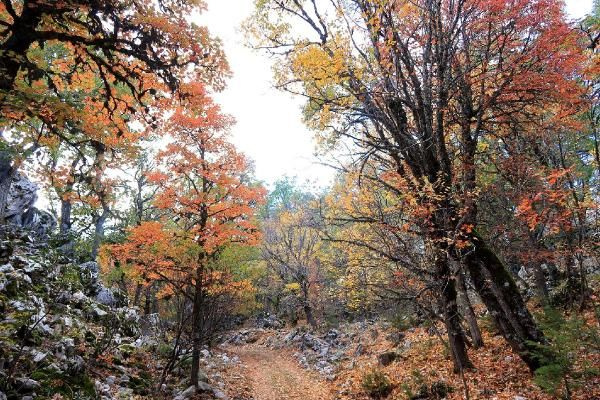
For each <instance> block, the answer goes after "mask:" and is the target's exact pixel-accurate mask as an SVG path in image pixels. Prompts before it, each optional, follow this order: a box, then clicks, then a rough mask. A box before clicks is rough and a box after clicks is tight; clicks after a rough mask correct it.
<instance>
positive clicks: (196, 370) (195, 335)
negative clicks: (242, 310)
mask: <svg viewBox="0 0 600 400" xmlns="http://www.w3.org/2000/svg"><path fill="white" fill-rule="evenodd" d="M202 277H203V268H202V267H198V268H197V269H196V283H195V285H194V303H193V306H192V371H191V374H190V385H194V386H198V377H199V374H200V347H201V346H202V332H201V331H202V305H203V301H204V299H203V296H204V294H203V288H202Z"/></svg>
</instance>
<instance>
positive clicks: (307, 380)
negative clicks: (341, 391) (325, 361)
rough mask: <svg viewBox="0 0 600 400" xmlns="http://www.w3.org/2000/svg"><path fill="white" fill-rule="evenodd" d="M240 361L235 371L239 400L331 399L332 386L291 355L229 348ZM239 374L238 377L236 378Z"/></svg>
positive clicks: (282, 352) (237, 399)
mask: <svg viewBox="0 0 600 400" xmlns="http://www.w3.org/2000/svg"><path fill="white" fill-rule="evenodd" d="M228 352H229V353H231V354H232V355H234V354H235V355H237V356H238V357H239V358H240V361H241V363H240V365H239V366H238V367H236V369H237V370H236V371H232V372H233V375H232V376H233V378H234V379H236V378H237V379H239V380H240V381H239V382H237V383H235V385H234V386H236V387H237V388H236V389H237V393H230V396H231V398H232V399H235V400H250V399H253V400H296V399H298V400H300V399H301V400H331V399H333V395H332V393H331V391H330V388H329V385H328V383H327V382H326V381H325V380H323V379H322V378H321V377H320V376H319V375H318V374H316V373H313V372H311V371H307V370H305V369H303V368H302V367H300V365H298V362H297V361H296V360H295V359H294V358H292V357H291V356H290V355H289V354H287V352H285V351H283V350H281V351H275V350H270V349H267V348H264V347H262V346H243V347H232V348H229V349H228ZM236 375H237V376H236Z"/></svg>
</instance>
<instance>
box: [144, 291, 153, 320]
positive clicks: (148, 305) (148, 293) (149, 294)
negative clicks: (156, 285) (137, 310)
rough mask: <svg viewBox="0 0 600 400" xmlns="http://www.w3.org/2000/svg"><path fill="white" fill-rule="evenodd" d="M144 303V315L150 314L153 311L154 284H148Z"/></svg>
mask: <svg viewBox="0 0 600 400" xmlns="http://www.w3.org/2000/svg"><path fill="white" fill-rule="evenodd" d="M145 300H146V301H145V303H144V315H148V314H150V313H151V312H152V285H148V286H146V293H145Z"/></svg>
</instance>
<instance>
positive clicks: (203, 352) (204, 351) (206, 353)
mask: <svg viewBox="0 0 600 400" xmlns="http://www.w3.org/2000/svg"><path fill="white" fill-rule="evenodd" d="M200 354H202V357H204V358H210V351H208V350H207V349H202V350H200Z"/></svg>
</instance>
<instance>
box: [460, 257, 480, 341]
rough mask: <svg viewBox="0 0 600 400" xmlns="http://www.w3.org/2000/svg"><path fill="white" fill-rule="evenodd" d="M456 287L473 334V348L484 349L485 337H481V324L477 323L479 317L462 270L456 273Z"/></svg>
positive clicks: (463, 312) (464, 316) (464, 315)
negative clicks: (474, 308)
mask: <svg viewBox="0 0 600 400" xmlns="http://www.w3.org/2000/svg"><path fill="white" fill-rule="evenodd" d="M456 287H457V291H458V300H459V304H460V306H461V309H462V315H463V318H464V319H465V321H467V325H468V326H469V333H470V334H471V342H472V344H473V347H474V348H476V349H478V348H480V347H483V336H482V335H481V330H480V329H479V324H478V323H477V316H476V315H475V311H473V306H472V305H471V301H470V300H469V295H468V293H467V285H466V284H465V277H464V273H463V271H462V269H460V268H459V269H458V270H457V271H456Z"/></svg>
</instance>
